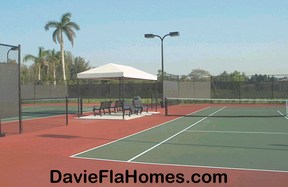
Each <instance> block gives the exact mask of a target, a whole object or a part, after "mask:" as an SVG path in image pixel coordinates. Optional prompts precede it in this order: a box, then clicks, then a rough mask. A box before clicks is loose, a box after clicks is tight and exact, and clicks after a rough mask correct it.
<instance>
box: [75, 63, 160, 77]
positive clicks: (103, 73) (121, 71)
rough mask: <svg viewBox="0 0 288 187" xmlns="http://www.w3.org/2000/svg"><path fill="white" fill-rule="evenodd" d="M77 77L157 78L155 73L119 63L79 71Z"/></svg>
mask: <svg viewBox="0 0 288 187" xmlns="http://www.w3.org/2000/svg"><path fill="white" fill-rule="evenodd" d="M77 78H78V79H117V78H125V79H140V80H157V77H156V76H155V75H152V74H149V73H146V72H144V71H141V70H139V69H136V68H133V67H131V66H124V65H120V64H113V63H110V64H106V65H103V66H99V67H96V68H93V69H90V70H87V71H83V72H81V73H77Z"/></svg>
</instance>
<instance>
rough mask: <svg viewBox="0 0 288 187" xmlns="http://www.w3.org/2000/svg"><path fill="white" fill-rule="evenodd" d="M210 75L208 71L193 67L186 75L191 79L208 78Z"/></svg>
mask: <svg viewBox="0 0 288 187" xmlns="http://www.w3.org/2000/svg"><path fill="white" fill-rule="evenodd" d="M210 76H211V75H210V73H209V72H208V71H206V70H202V69H193V70H192V71H191V73H189V74H188V77H189V78H190V79H191V80H193V81H200V80H201V81H203V80H209V78H210Z"/></svg>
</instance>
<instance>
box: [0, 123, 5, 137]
mask: <svg viewBox="0 0 288 187" xmlns="http://www.w3.org/2000/svg"><path fill="white" fill-rule="evenodd" d="M4 136H5V133H4V132H2V127H1V118H0V137H4Z"/></svg>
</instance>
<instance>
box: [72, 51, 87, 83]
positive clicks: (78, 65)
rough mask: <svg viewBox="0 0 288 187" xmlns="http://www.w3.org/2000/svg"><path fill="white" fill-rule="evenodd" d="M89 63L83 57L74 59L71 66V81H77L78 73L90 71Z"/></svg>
mask: <svg viewBox="0 0 288 187" xmlns="http://www.w3.org/2000/svg"><path fill="white" fill-rule="evenodd" d="M90 68H91V67H90V65H89V62H85V59H84V58H82V57H76V58H74V60H73V62H72V64H71V66H70V79H71V80H75V79H77V73H80V72H82V71H86V70H88V69H90Z"/></svg>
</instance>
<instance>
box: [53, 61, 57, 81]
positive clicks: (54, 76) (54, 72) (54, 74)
mask: <svg viewBox="0 0 288 187" xmlns="http://www.w3.org/2000/svg"><path fill="white" fill-rule="evenodd" d="M53 79H54V85H56V63H55V61H54V68H53Z"/></svg>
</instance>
